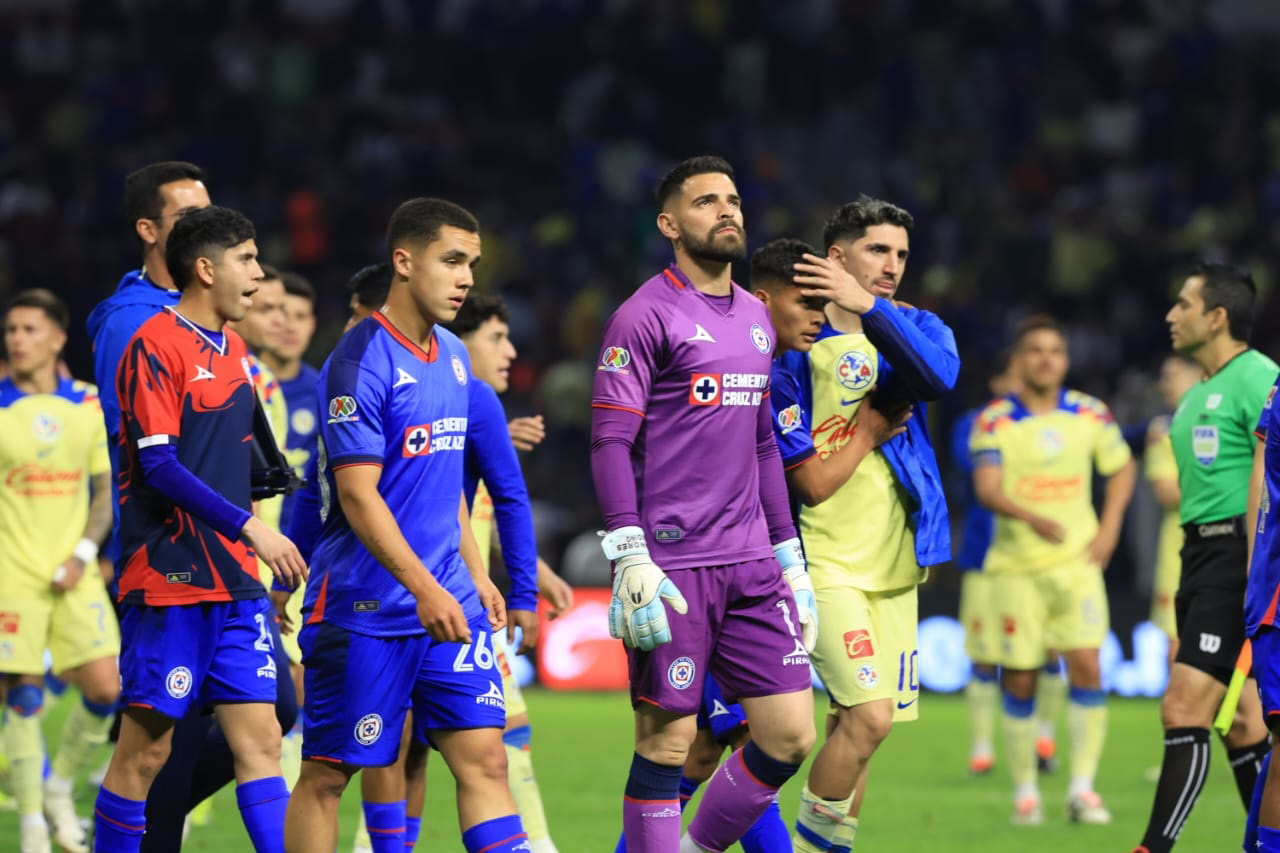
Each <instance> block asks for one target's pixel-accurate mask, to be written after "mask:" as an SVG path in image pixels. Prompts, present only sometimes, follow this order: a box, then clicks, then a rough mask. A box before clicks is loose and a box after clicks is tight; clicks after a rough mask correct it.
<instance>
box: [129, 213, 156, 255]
mask: <svg viewBox="0 0 1280 853" xmlns="http://www.w3.org/2000/svg"><path fill="white" fill-rule="evenodd" d="M133 230H134V232H135V233H136V234H137V235H138V239H139V240H141V241H142V242H143V243H145V244H146V245H147V247H148V248H150V247H151V246H154V245H155V244H156V243H158V242H160V235H159V233H158V230H157V228H156V223H155V221H154V220H152V219H147V218H146V217H145V216H143V217H139V218H138V220H137V221H135V222H134V223H133Z"/></svg>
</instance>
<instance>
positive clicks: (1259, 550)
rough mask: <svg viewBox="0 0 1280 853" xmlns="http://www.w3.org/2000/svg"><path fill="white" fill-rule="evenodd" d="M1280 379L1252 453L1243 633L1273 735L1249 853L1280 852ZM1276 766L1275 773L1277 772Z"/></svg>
mask: <svg viewBox="0 0 1280 853" xmlns="http://www.w3.org/2000/svg"><path fill="white" fill-rule="evenodd" d="M1278 388H1280V381H1277V383H1276V384H1275V385H1273V386H1271V392H1270V393H1269V394H1268V395H1267V400H1266V403H1265V405H1264V406H1263V410H1262V417H1261V418H1260V419H1259V420H1258V427H1257V431H1256V435H1257V437H1258V446H1257V449H1256V450H1255V451H1254V462H1253V482H1252V483H1251V484H1250V502H1249V508H1250V509H1251V510H1254V509H1255V508H1256V511H1254V512H1252V513H1251V514H1249V515H1248V516H1247V517H1248V518H1250V519H1252V521H1251V531H1252V533H1253V537H1252V541H1251V542H1250V554H1251V560H1250V562H1249V581H1248V587H1247V589H1246V592H1245V599H1244V605H1245V611H1244V613H1245V634H1246V636H1248V637H1249V639H1250V642H1252V644H1253V672H1254V673H1255V675H1256V677H1257V680H1258V694H1259V696H1260V697H1261V699H1262V712H1263V715H1264V718H1265V719H1266V722H1267V727H1268V728H1269V729H1271V733H1272V735H1273V738H1272V746H1271V751H1270V753H1268V757H1267V760H1266V762H1265V763H1264V764H1263V767H1264V768H1265V769H1264V770H1263V771H1262V772H1263V773H1264V774H1265V780H1264V781H1263V782H1262V783H1261V784H1259V785H1258V786H1257V790H1255V792H1254V801H1253V804H1252V806H1251V808H1250V815H1249V817H1250V823H1251V824H1252V825H1254V826H1256V827H1257V831H1256V841H1255V846H1249V840H1250V839H1249V833H1248V830H1246V836H1245V845H1246V846H1245V848H1244V849H1245V850H1248V851H1252V850H1254V849H1255V847H1256V849H1257V850H1259V851H1261V853H1280V762H1278V761H1277V758H1276V751H1277V750H1280V738H1277V737H1275V736H1276V735H1280V648H1277V645H1276V644H1277V638H1278V637H1280V631H1278V630H1277V628H1276V608H1277V602H1280V541H1278V539H1277V537H1276V535H1275V529H1276V524H1277V523H1280V507H1278V506H1277V503H1276V498H1277V497H1280V418H1278V417H1277V416H1278V415H1280V405H1278V404H1277V403H1276V391H1277V389H1278ZM1273 768H1275V769H1273Z"/></svg>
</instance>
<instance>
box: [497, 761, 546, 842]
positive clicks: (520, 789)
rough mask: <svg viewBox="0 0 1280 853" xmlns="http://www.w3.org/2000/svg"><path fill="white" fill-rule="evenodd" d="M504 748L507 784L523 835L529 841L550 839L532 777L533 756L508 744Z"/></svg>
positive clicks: (539, 794)
mask: <svg viewBox="0 0 1280 853" xmlns="http://www.w3.org/2000/svg"><path fill="white" fill-rule="evenodd" d="M504 746H505V747H506V750H507V784H508V785H509V786H510V787H511V796H512V797H514V798H515V801H516V810H517V811H519V812H520V822H521V823H522V824H523V825H524V831H525V834H526V835H528V836H529V840H530V841H538V840H541V839H545V838H550V837H551V831H550V830H549V829H548V828H547V813H546V810H544V809H543V807H542V792H541V791H540V790H538V779H537V777H535V776H534V775H533V754H532V753H531V752H530V751H529V750H528V749H522V748H521V747H518V746H512V745H511V744H509V743H508V744H504Z"/></svg>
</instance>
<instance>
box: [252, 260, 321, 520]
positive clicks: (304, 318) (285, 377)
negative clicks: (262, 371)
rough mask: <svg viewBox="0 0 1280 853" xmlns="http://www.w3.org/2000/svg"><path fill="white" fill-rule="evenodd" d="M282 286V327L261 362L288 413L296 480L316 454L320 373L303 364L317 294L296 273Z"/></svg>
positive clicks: (288, 508)
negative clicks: (271, 377) (296, 473)
mask: <svg viewBox="0 0 1280 853" xmlns="http://www.w3.org/2000/svg"><path fill="white" fill-rule="evenodd" d="M280 279H281V281H282V282H283V283H284V325H283V327H282V328H281V330H280V335H279V337H278V339H277V340H276V343H275V344H274V345H272V346H270V347H267V348H264V349H263V351H262V353H261V358H262V361H263V362H264V363H266V365H267V367H269V368H270V369H271V372H272V373H274V374H275V376H276V381H278V382H279V383H280V390H281V391H282V392H283V393H284V400H285V406H286V408H287V409H288V412H289V430H288V435H287V436H286V438H285V440H284V446H285V448H287V449H286V450H285V456H286V457H288V459H289V463H290V464H291V465H293V468H294V470H295V471H297V472H298V474H299V476H301V475H302V472H303V471H305V470H306V468H307V463H308V462H310V461H311V457H312V456H314V455H315V452H316V440H317V437H318V436H319V433H318V432H317V431H316V427H317V424H316V404H317V402H318V399H319V398H318V396H317V391H316V383H317V382H318V381H319V379H320V371H319V370H317V369H316V368H314V367H312V366H311V365H310V364H307V363H306V362H305V361H303V360H302V356H303V355H304V354H305V353H306V351H307V348H308V347H310V346H311V337H312V335H314V334H315V331H316V291H315V288H314V287H312V286H311V282H309V281H307V280H306V279H305V278H303V277H302V276H300V275H298V274H297V273H295V272H284V273H281V275H280ZM295 501H296V494H295V495H286V496H285V499H284V507H283V508H282V509H281V512H280V528H281V529H282V530H283V529H286V528H287V527H288V525H289V517H290V515H291V514H292V512H293V504H294V503H295Z"/></svg>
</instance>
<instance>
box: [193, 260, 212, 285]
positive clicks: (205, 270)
mask: <svg viewBox="0 0 1280 853" xmlns="http://www.w3.org/2000/svg"><path fill="white" fill-rule="evenodd" d="M195 269H196V279H197V280H198V281H199V282H200V283H201V284H204V285H207V286H209V287H212V286H213V261H212V260H210V259H209V258H206V257H204V256H203V255H202V256H200V257H198V258H196V264H195Z"/></svg>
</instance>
